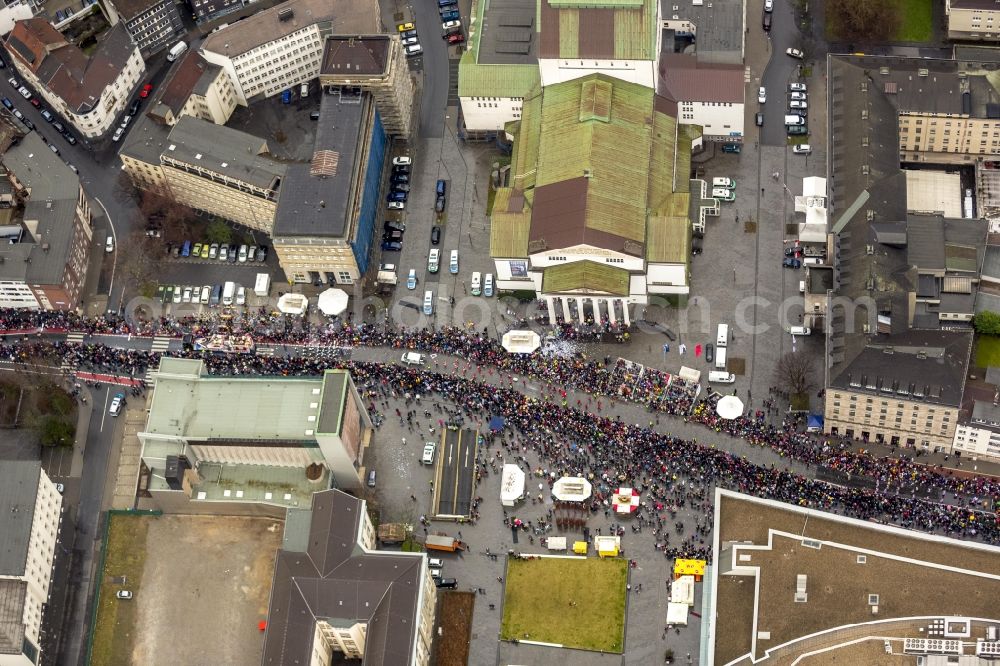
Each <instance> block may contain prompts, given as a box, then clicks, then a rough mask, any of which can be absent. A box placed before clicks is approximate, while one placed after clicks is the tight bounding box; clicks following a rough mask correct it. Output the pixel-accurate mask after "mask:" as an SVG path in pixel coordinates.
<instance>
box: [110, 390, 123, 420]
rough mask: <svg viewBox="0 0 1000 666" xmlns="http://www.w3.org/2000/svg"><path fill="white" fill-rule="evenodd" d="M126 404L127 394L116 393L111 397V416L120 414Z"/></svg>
mask: <svg viewBox="0 0 1000 666" xmlns="http://www.w3.org/2000/svg"><path fill="white" fill-rule="evenodd" d="M124 406H125V394H124V393H115V397H114V398H112V399H111V406H110V407H108V414H111V416H118V415H119V414H121V412H122V407H124Z"/></svg>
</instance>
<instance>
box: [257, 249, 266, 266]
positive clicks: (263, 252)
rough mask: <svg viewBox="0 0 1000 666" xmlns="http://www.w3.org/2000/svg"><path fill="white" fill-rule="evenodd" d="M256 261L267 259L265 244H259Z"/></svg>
mask: <svg viewBox="0 0 1000 666" xmlns="http://www.w3.org/2000/svg"><path fill="white" fill-rule="evenodd" d="M257 261H260V262H264V261H267V246H266V245H261V246H260V247H258V248H257Z"/></svg>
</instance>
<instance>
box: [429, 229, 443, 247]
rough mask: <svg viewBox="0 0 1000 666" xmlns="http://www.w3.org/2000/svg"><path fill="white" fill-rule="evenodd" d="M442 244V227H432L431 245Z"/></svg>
mask: <svg viewBox="0 0 1000 666" xmlns="http://www.w3.org/2000/svg"><path fill="white" fill-rule="evenodd" d="M440 242H441V227H440V226H439V225H437V224H435V225H434V226H432V227H431V245H437V244H438V243H440Z"/></svg>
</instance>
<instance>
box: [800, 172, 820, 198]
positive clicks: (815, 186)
mask: <svg viewBox="0 0 1000 666" xmlns="http://www.w3.org/2000/svg"><path fill="white" fill-rule="evenodd" d="M802 194H803V195H804V196H807V197H825V196H826V178H822V177H820V176H808V177H806V178H803V179H802Z"/></svg>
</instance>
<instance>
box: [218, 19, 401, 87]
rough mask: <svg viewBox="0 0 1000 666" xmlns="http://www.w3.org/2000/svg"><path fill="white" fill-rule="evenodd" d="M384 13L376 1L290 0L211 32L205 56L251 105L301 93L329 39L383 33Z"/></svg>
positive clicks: (317, 70) (316, 72)
mask: <svg viewBox="0 0 1000 666" xmlns="http://www.w3.org/2000/svg"><path fill="white" fill-rule="evenodd" d="M380 17H381V15H380V13H379V7H378V4H377V3H375V2H373V1H372V0H287V1H286V2H282V3H281V4H278V5H275V6H274V7H271V8H270V9H265V10H263V11H261V12H257V13H256V14H253V15H252V16H249V17H247V18H245V19H243V20H241V21H238V22H236V23H233V24H232V25H229V26H227V27H225V28H223V29H222V30H219V31H218V32H214V33H212V34H210V35H208V37H206V38H205V41H203V42H202V45H201V55H202V57H204V58H205V60H207V61H208V62H210V63H213V64H215V65H218V66H220V67H222V69H223V70H224V71H225V72H226V74H227V75H228V76H229V77H230V79H232V81H233V86H234V88H235V89H236V94H237V101H238V102H239V104H240V105H242V106H247V105H248V104H249V103H250V102H251V101H253V100H256V99H263V98H265V97H273V96H274V95H277V94H279V93H281V92H282V91H283V90H293V91H295V92H296V93H297V91H298V87H299V84H302V83H306V82H308V81H310V80H312V79H315V78H316V77H318V76H319V73H320V66H321V63H322V56H323V49H324V43H325V40H326V38H327V37H329V36H330V35H370V34H374V33H378V32H381V18H380Z"/></svg>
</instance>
